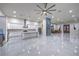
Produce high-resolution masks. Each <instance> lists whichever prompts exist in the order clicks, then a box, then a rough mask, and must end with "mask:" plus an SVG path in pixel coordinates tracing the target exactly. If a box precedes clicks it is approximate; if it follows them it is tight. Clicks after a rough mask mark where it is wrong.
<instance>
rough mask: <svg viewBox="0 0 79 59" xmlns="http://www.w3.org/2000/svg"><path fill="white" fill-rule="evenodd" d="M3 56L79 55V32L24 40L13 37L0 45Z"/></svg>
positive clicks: (19, 37) (0, 52)
mask: <svg viewBox="0 0 79 59" xmlns="http://www.w3.org/2000/svg"><path fill="white" fill-rule="evenodd" d="M0 55H1V56H79V32H73V33H70V34H68V33H65V34H64V33H60V34H52V35H51V36H47V37H44V36H39V37H38V38H31V39H25V40H22V38H21V36H18V37H13V38H12V37H11V38H10V40H9V41H8V43H6V44H5V45H4V46H3V47H0Z"/></svg>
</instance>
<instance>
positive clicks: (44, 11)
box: [35, 3, 56, 16]
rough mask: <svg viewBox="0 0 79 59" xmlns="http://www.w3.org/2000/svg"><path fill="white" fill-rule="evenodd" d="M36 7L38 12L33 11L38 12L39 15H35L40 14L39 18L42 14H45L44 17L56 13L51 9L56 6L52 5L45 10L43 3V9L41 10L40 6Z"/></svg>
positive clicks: (45, 5)
mask: <svg viewBox="0 0 79 59" xmlns="http://www.w3.org/2000/svg"><path fill="white" fill-rule="evenodd" d="M36 6H37V7H38V8H39V9H40V10H35V11H38V12H39V13H37V14H41V16H42V15H43V14H45V15H47V14H51V15H52V13H51V11H56V9H52V8H53V7H55V6H56V4H53V5H52V6H50V7H48V8H47V3H44V8H41V6H40V5H36ZM40 12H41V13H40Z"/></svg>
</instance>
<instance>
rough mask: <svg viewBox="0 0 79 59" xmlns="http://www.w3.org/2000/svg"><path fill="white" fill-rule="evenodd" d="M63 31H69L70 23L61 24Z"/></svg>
mask: <svg viewBox="0 0 79 59" xmlns="http://www.w3.org/2000/svg"><path fill="white" fill-rule="evenodd" d="M63 32H64V33H70V25H69V24H66V25H63Z"/></svg>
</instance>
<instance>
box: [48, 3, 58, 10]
mask: <svg viewBox="0 0 79 59" xmlns="http://www.w3.org/2000/svg"><path fill="white" fill-rule="evenodd" d="M55 5H56V4H54V5H52V6H50V7H49V8H48V9H47V10H49V9H51V8H52V7H55Z"/></svg>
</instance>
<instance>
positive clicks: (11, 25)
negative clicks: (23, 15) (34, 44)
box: [7, 17, 38, 29]
mask: <svg viewBox="0 0 79 59" xmlns="http://www.w3.org/2000/svg"><path fill="white" fill-rule="evenodd" d="M7 22H8V25H7V28H8V29H23V26H24V20H23V19H16V18H9V17H7ZM26 25H28V29H36V28H37V27H38V23H37V22H30V21H26Z"/></svg>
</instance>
